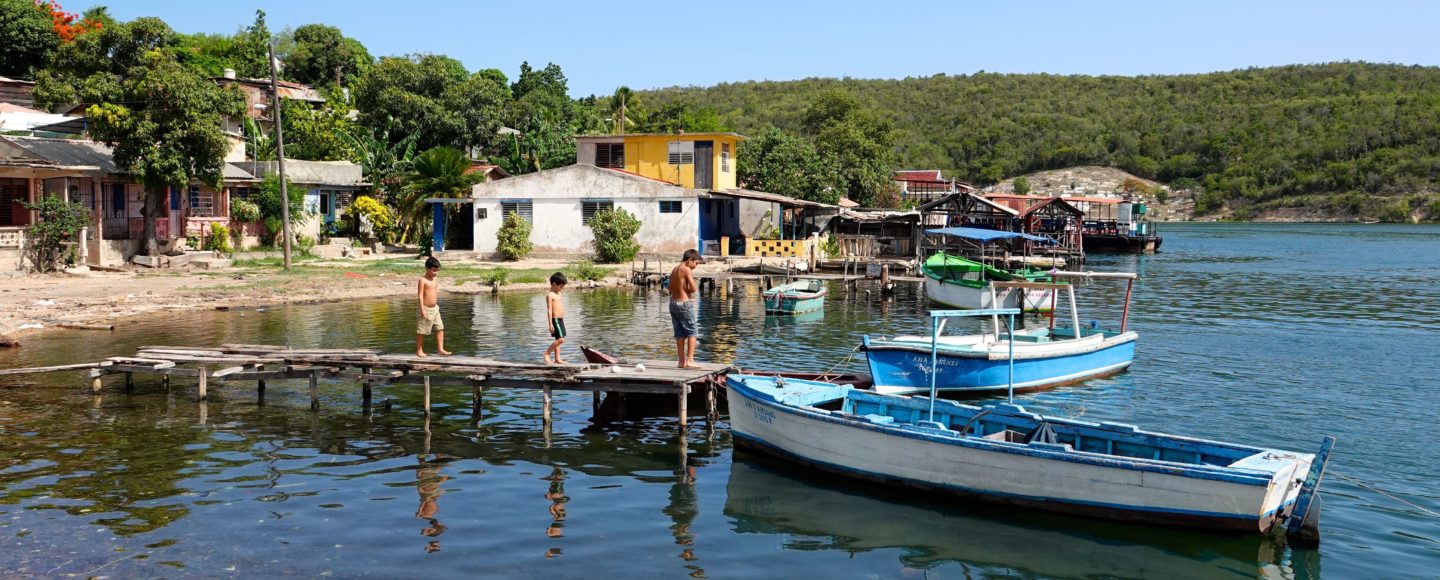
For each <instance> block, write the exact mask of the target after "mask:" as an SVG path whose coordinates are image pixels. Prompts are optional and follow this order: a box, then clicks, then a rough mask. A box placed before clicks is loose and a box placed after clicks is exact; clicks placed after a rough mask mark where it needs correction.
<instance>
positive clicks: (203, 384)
mask: <svg viewBox="0 0 1440 580" xmlns="http://www.w3.org/2000/svg"><path fill="white" fill-rule="evenodd" d="M198 370H199V373H198V374H197V375H196V377H195V382H196V384H197V385H198V386H199V388H200V392H199V394H197V395H195V398H196V399H197V400H200V401H204V400H205V396H206V395H208V394H209V388H208V387H209V384H208V382H209V379H210V373H209V372H207V371H206V370H205V367H200V368H199V369H198Z"/></svg>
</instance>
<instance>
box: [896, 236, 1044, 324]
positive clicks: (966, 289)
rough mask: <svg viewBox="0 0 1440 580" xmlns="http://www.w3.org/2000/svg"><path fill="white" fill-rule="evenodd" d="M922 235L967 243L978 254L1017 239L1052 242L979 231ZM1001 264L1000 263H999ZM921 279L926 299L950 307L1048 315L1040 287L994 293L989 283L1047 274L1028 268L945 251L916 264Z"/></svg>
mask: <svg viewBox="0 0 1440 580" xmlns="http://www.w3.org/2000/svg"><path fill="white" fill-rule="evenodd" d="M925 233H927V234H933V235H941V236H949V237H952V238H956V239H960V240H967V241H970V242H974V243H977V244H979V247H980V248H981V253H982V254H983V253H984V251H985V250H984V248H985V246H986V245H987V244H989V243H990V242H992V241H997V240H1014V239H1021V240H1025V241H1028V242H1035V243H1053V242H1052V241H1051V240H1050V239H1049V238H1046V237H1044V236H1036V235H1031V234H1023V233H1016V232H1002V231H998V230H986V229H979V228H965V227H955V228H941V229H934V230H926V231H925ZM1002 261H1003V260H1002ZM920 271H921V273H922V274H923V275H924V276H925V294H926V295H927V296H929V297H930V300H932V301H934V302H936V303H939V304H943V305H945V306H950V307H954V308H972V309H978V308H1020V309H1022V310H1025V311H1026V312H1049V311H1050V310H1051V309H1052V307H1053V305H1052V296H1053V294H1052V291H1051V290H1049V289H1041V288H1017V289H1014V290H1013V291H1011V290H1007V291H1005V292H995V291H994V288H993V287H992V286H991V282H996V281H998V282H1044V281H1048V280H1050V278H1049V275H1048V272H1046V271H1045V270H1036V269H1031V268H1020V269H1016V270H1006V269H1002V268H998V267H996V266H994V265H991V264H987V263H984V262H980V261H976V260H972V259H970V258H966V257H964V256H960V255H956V254H952V253H949V252H943V251H942V252H936V253H934V254H933V255H931V256H930V257H929V258H926V259H925V262H924V263H922V264H921V265H920Z"/></svg>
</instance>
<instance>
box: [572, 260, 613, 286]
mask: <svg viewBox="0 0 1440 580" xmlns="http://www.w3.org/2000/svg"><path fill="white" fill-rule="evenodd" d="M566 270H569V271H570V277H571V278H574V279H576V280H583V281H586V282H593V281H596V280H604V279H605V276H607V275H609V274H610V269H609V268H602V267H600V266H596V265H595V262H593V261H590V260H580V261H579V262H575V263H574V264H570V267H569V268H566Z"/></svg>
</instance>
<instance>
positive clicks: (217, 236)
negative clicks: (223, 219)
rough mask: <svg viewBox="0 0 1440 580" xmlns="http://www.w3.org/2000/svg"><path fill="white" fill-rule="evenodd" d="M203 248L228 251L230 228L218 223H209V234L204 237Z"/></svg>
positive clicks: (222, 251)
mask: <svg viewBox="0 0 1440 580" xmlns="http://www.w3.org/2000/svg"><path fill="white" fill-rule="evenodd" d="M205 249H207V250H214V251H216V252H221V253H226V254H228V253H230V251H231V249H230V228H227V227H225V226H222V225H220V224H210V235H209V236H207V237H206V238H205Z"/></svg>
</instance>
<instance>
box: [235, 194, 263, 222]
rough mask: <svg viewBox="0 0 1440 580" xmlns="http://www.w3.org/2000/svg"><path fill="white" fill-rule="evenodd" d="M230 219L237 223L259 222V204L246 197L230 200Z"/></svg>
mask: <svg viewBox="0 0 1440 580" xmlns="http://www.w3.org/2000/svg"><path fill="white" fill-rule="evenodd" d="M230 219H231V220H233V221H236V222H239V223H246V224H253V223H259V222H260V206H258V205H255V203H254V202H251V201H250V200H246V199H237V200H234V201H231V202H230Z"/></svg>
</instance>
